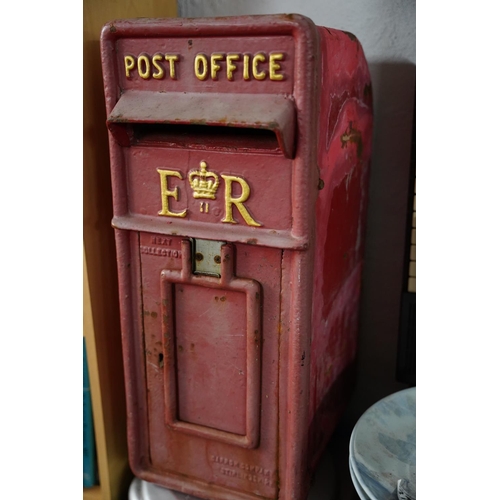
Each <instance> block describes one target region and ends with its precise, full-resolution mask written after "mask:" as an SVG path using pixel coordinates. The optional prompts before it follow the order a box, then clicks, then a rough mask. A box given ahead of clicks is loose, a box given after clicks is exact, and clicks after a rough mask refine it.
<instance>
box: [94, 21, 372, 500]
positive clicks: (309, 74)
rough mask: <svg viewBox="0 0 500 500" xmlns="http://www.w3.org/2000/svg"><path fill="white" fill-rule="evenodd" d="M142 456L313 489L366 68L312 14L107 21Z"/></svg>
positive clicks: (345, 315) (124, 299)
mask: <svg viewBox="0 0 500 500" xmlns="http://www.w3.org/2000/svg"><path fill="white" fill-rule="evenodd" d="M101 45H102V61H103V70H104V85H105V96H106V108H107V124H108V128H109V141H110V151H111V172H112V184H113V204H114V218H113V227H114V228H115V231H116V243H117V256H118V257H117V258H118V268H119V280H120V281H119V287H120V301H121V304H120V307H121V324H122V338H123V353H124V365H125V376H126V391H127V407H128V441H129V454H130V464H131V467H132V469H133V471H134V473H135V474H136V475H137V476H138V477H140V478H142V479H145V480H147V481H151V482H154V483H157V484H160V485H163V486H165V487H168V488H172V489H175V490H179V491H183V492H187V493H189V494H192V495H196V496H199V497H202V498H207V499H211V500H214V499H226V500H235V499H238V500H251V499H261V498H268V499H278V498H279V499H286V500H291V499H303V498H305V495H306V492H307V488H308V480H309V477H310V474H311V471H312V470H313V468H314V464H315V463H316V461H317V459H318V457H319V455H320V453H321V452H322V449H323V447H324V445H325V444H326V441H327V440H328V438H329V436H330V435H331V433H332V431H333V428H334V426H335V424H336V423H337V420H338V418H339V416H340V414H341V412H342V410H343V408H344V406H345V403H346V397H347V395H348V391H349V386H350V381H351V374H352V366H353V363H354V360H355V354H356V330H357V326H358V309H359V296H360V281H361V265H362V250H363V232H364V220H365V212H366V206H367V194H368V191H367V182H368V165H369V159H370V151H371V128H372V109H371V86H370V77H369V72H368V67H367V64H366V61H365V58H364V55H363V50H362V48H361V46H360V44H359V42H358V41H357V40H356V38H355V37H354V36H353V35H351V34H350V33H345V32H342V31H337V30H333V29H327V28H320V27H317V26H315V25H314V24H313V23H312V22H311V21H310V20H309V19H307V18H305V17H302V16H298V15H282V16H281V15H280V16H256V17H236V18H220V19H219V18H213V19H189V20H186V19H168V20H167V19H166V20H163V19H161V20H160V19H137V20H121V21H114V22H110V23H108V24H107V25H106V26H105V27H104V29H103V32H102V39H101Z"/></svg>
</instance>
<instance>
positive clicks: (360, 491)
mask: <svg viewBox="0 0 500 500" xmlns="http://www.w3.org/2000/svg"><path fill="white" fill-rule="evenodd" d="M349 471H350V473H351V479H352V484H354V489H355V490H356V493H357V494H358V497H359V498H360V500H369V498H368V497H367V496H366V493H365V492H364V490H363V488H362V487H361V485H360V484H359V482H358V479H357V477H356V475H355V474H354V471H353V470H352V464H351V460H349Z"/></svg>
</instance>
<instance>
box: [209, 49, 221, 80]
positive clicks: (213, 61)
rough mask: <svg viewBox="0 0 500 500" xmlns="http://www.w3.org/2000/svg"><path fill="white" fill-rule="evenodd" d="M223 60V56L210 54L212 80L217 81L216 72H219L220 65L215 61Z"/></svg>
mask: <svg viewBox="0 0 500 500" xmlns="http://www.w3.org/2000/svg"><path fill="white" fill-rule="evenodd" d="M222 59H224V54H212V55H211V56H210V66H211V76H212V80H217V72H218V71H220V65H219V64H217V61H221V60H222Z"/></svg>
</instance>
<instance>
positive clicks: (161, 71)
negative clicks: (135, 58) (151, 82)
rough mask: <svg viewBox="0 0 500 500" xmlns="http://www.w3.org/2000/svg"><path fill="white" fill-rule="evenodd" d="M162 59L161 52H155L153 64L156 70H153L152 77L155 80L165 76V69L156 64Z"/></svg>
mask: <svg viewBox="0 0 500 500" xmlns="http://www.w3.org/2000/svg"><path fill="white" fill-rule="evenodd" d="M162 59H163V56H162V55H161V54H155V55H154V56H153V66H154V67H155V69H157V70H158V71H157V72H153V78H156V79H157V80H160V79H162V78H163V77H164V76H165V70H164V69H163V67H162V66H160V65H159V64H158V63H159V61H161V60H162Z"/></svg>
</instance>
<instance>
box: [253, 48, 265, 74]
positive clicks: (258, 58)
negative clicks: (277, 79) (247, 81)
mask: <svg viewBox="0 0 500 500" xmlns="http://www.w3.org/2000/svg"><path fill="white" fill-rule="evenodd" d="M260 62H266V56H265V54H262V53H260V54H255V56H254V58H253V61H252V74H253V77H254V78H255V79H256V80H264V79H265V78H266V72H265V71H259V68H258V65H259V63H260Z"/></svg>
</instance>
